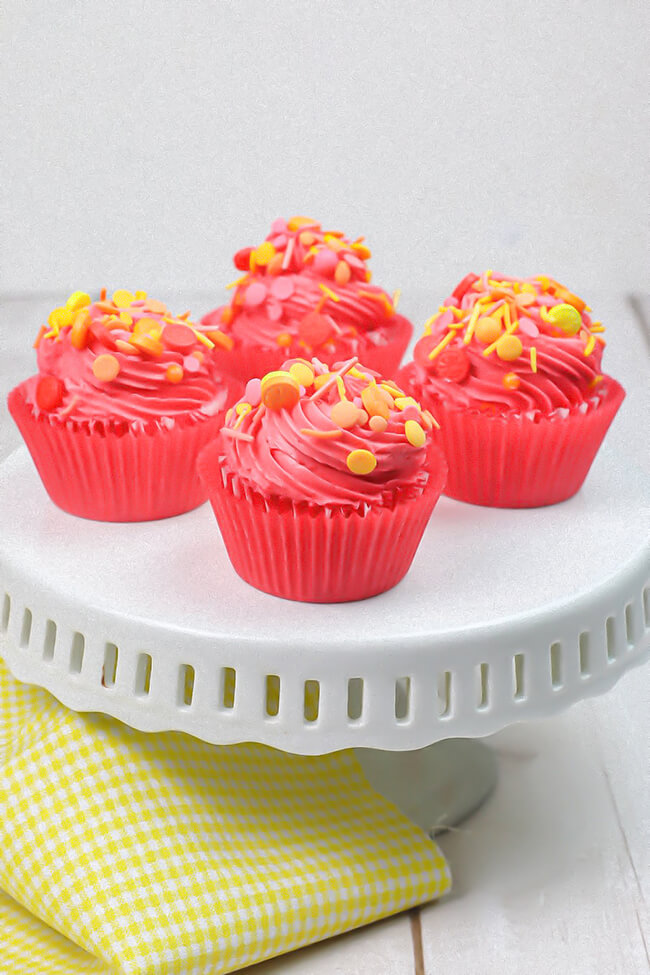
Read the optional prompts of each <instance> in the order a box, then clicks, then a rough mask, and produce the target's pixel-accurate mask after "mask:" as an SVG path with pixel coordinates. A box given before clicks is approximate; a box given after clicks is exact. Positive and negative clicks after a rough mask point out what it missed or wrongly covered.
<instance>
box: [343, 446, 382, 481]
mask: <svg viewBox="0 0 650 975" xmlns="http://www.w3.org/2000/svg"><path fill="white" fill-rule="evenodd" d="M346 464H347V466H348V470H350V471H352V473H353V474H361V475H363V474H371V473H372V471H374V469H375V467H376V466H377V458H376V457H375V455H374V454H373V453H372V452H371V451H370V450H353V451H351V452H350V453H349V454H348V456H347V459H346Z"/></svg>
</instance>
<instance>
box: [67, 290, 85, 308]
mask: <svg viewBox="0 0 650 975" xmlns="http://www.w3.org/2000/svg"><path fill="white" fill-rule="evenodd" d="M89 304H90V295H87V294H86V293H85V292H84V291H73V292H72V294H71V295H70V297H69V298H68V300H67V301H66V303H65V307H66V308H67V309H68V311H79V309H80V308H86V307H87V306H88V305H89Z"/></svg>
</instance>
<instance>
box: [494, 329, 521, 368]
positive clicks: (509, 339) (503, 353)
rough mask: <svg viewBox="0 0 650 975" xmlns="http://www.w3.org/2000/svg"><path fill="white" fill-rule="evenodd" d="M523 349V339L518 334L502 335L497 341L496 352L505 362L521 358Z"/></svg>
mask: <svg viewBox="0 0 650 975" xmlns="http://www.w3.org/2000/svg"><path fill="white" fill-rule="evenodd" d="M523 349H524V347H523V345H522V344H521V339H518V338H517V336H516V335H502V336H501V338H500V339H499V340H498V342H497V348H496V352H497V355H498V356H499V358H500V359H503V360H504V361H505V362H512V361H513V360H514V359H518V358H519V356H520V355H521V353H522V352H523Z"/></svg>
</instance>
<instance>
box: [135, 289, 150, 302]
mask: <svg viewBox="0 0 650 975" xmlns="http://www.w3.org/2000/svg"><path fill="white" fill-rule="evenodd" d="M146 297H147V292H146V291H136V293H135V300H136V301H145V300H146Z"/></svg>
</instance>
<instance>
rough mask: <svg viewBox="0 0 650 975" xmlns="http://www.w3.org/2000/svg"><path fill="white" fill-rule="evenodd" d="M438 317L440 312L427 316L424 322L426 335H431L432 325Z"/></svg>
mask: <svg viewBox="0 0 650 975" xmlns="http://www.w3.org/2000/svg"><path fill="white" fill-rule="evenodd" d="M437 317H438V314H437V312H436V314H435V315H431V317H430V318H427V320H426V322H425V323H424V329H423V332H424V334H425V335H430V334H431V326H432V325H433V323H434V322H435V320H436V318H437Z"/></svg>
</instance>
